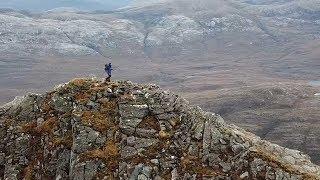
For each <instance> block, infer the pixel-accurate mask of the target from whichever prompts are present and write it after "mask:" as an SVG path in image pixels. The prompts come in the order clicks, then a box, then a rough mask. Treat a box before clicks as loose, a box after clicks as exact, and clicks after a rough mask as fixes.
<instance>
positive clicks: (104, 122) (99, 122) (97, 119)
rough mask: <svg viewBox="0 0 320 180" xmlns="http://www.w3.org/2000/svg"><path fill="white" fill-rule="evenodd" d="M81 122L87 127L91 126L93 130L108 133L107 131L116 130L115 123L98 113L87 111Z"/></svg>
mask: <svg viewBox="0 0 320 180" xmlns="http://www.w3.org/2000/svg"><path fill="white" fill-rule="evenodd" d="M81 121H82V123H83V124H84V125H86V126H91V127H92V128H93V129H95V130H97V131H99V132H102V133H106V131H107V130H110V129H115V127H116V124H115V123H114V121H113V120H112V119H111V118H109V117H107V116H106V115H105V114H102V113H100V112H98V111H85V112H84V113H83V114H82V118H81Z"/></svg>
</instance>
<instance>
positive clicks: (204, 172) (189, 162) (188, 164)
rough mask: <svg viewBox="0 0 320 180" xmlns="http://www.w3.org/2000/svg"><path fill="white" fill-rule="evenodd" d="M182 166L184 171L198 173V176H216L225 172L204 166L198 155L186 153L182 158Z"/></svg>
mask: <svg viewBox="0 0 320 180" xmlns="http://www.w3.org/2000/svg"><path fill="white" fill-rule="evenodd" d="M181 168H182V171H183V172H191V173H193V174H197V178H204V177H215V176H217V175H222V174H223V173H222V172H221V171H220V170H218V169H213V168H212V167H208V166H203V164H202V160H201V159H199V157H196V156H190V155H186V156H184V157H182V158H181Z"/></svg>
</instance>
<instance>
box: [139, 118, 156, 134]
mask: <svg viewBox="0 0 320 180" xmlns="http://www.w3.org/2000/svg"><path fill="white" fill-rule="evenodd" d="M138 128H144V129H154V130H157V131H160V124H159V122H158V121H157V119H156V118H155V117H154V116H146V117H144V118H143V119H142V121H141V122H140V123H139V125H138Z"/></svg>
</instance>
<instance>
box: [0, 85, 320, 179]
mask: <svg viewBox="0 0 320 180" xmlns="http://www.w3.org/2000/svg"><path fill="white" fill-rule="evenodd" d="M0 139H1V142H2V143H1V145H0V178H1V179H23V178H24V179H319V178H320V167H319V166H317V165H314V164H312V163H311V162H310V158H309V156H307V155H304V154H302V153H300V152H299V151H296V150H291V149H287V148H284V147H281V146H278V145H276V144H272V143H270V142H267V141H263V140H261V139H260V138H259V137H257V136H255V135H253V134H251V133H248V132H246V131H244V130H242V129H240V128H239V127H237V126H234V125H228V124H226V123H225V122H224V121H223V119H222V118H221V117H220V116H218V115H216V114H213V113H209V112H204V111H202V110H201V109H200V108H198V107H191V106H189V105H188V102H187V101H185V100H184V99H183V98H181V97H179V96H176V95H174V94H172V93H170V92H167V91H163V90H161V89H160V88H159V87H157V86H154V85H138V84H133V83H131V82H124V81H119V82H108V83H104V82H101V81H98V80H94V79H75V80H72V81H71V82H69V83H66V84H63V85H60V86H58V87H57V88H55V90H53V91H51V92H48V93H46V94H44V95H27V96H25V97H23V98H20V99H16V100H15V101H13V102H11V103H9V104H7V105H5V106H4V107H2V108H1V111H0Z"/></svg>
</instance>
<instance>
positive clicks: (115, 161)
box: [80, 141, 120, 171]
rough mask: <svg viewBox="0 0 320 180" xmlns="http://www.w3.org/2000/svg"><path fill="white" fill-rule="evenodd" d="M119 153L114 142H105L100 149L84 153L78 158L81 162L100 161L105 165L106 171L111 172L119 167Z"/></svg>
mask: <svg viewBox="0 0 320 180" xmlns="http://www.w3.org/2000/svg"><path fill="white" fill-rule="evenodd" d="M119 151H120V150H119V147H118V146H117V144H116V143H115V142H114V141H107V142H106V144H105V146H104V147H103V148H102V149H95V150H92V151H88V152H85V153H83V154H82V155H81V156H80V159H81V160H82V161H86V160H96V159H101V160H103V161H104V162H105V163H106V165H107V169H108V170H110V171H113V170H115V169H117V168H118V165H119V158H120V153H119Z"/></svg>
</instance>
